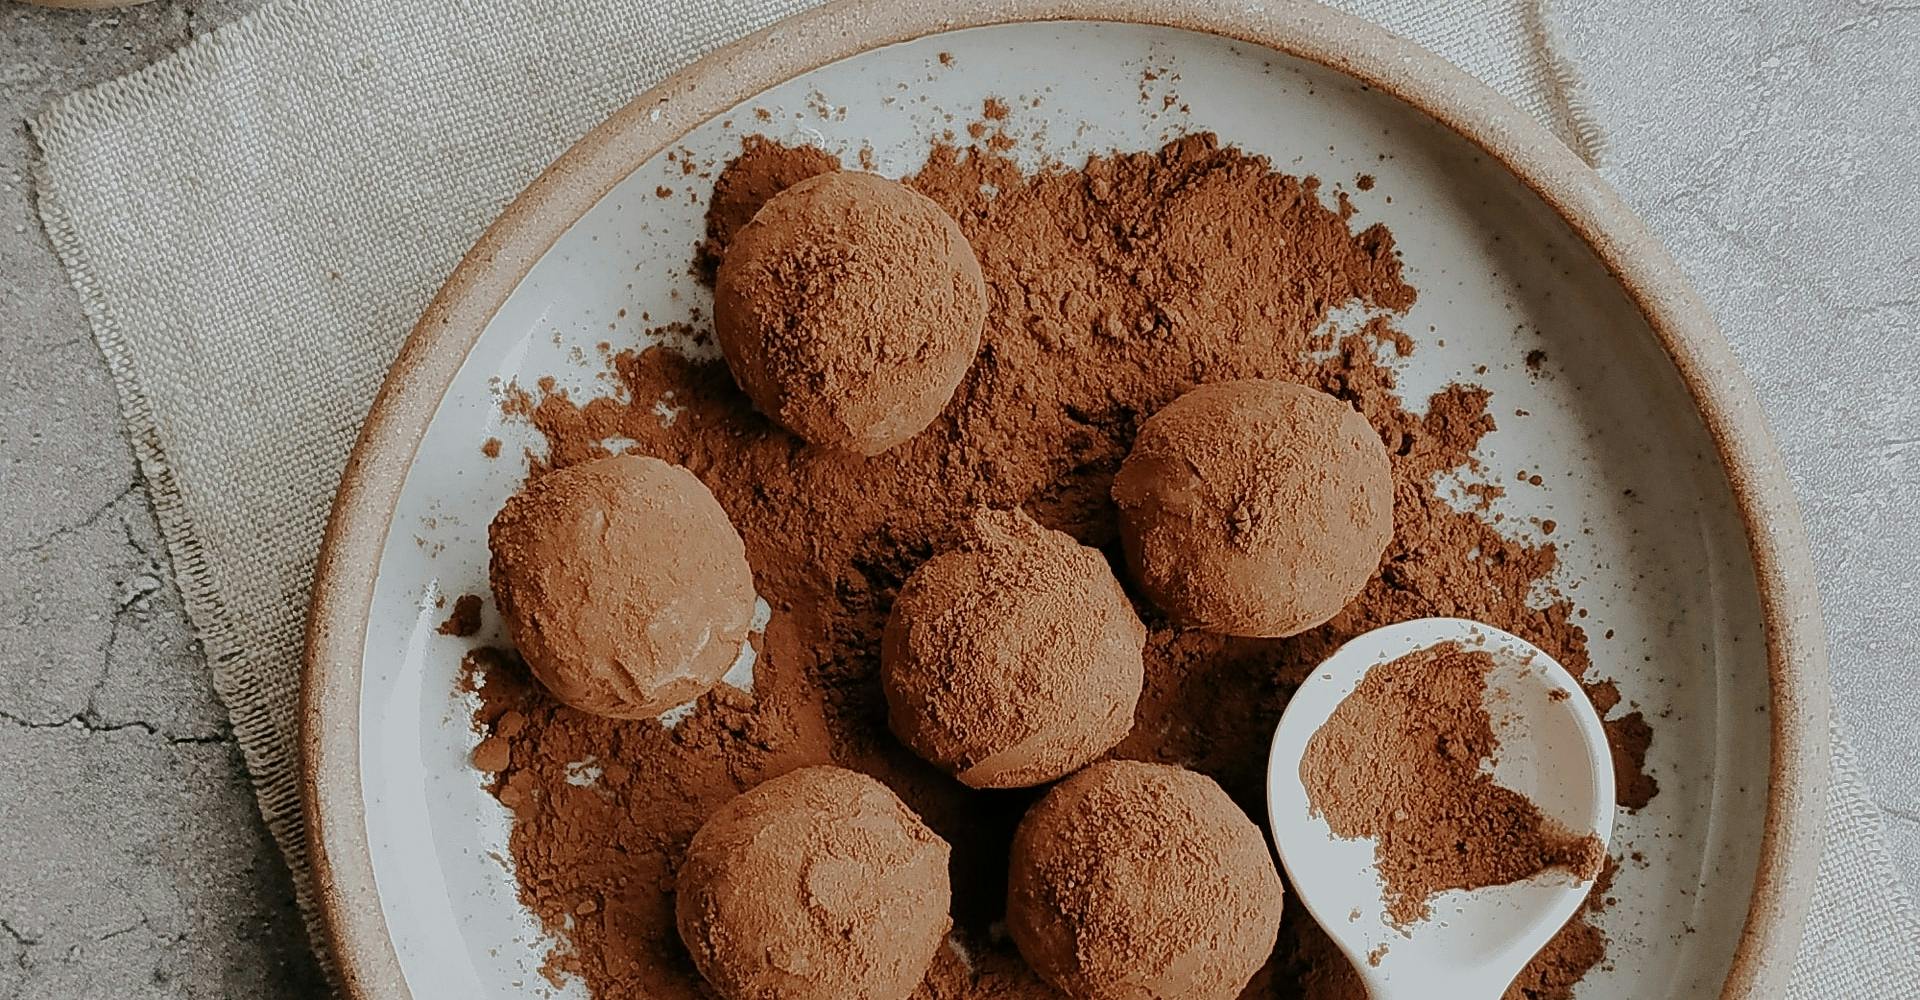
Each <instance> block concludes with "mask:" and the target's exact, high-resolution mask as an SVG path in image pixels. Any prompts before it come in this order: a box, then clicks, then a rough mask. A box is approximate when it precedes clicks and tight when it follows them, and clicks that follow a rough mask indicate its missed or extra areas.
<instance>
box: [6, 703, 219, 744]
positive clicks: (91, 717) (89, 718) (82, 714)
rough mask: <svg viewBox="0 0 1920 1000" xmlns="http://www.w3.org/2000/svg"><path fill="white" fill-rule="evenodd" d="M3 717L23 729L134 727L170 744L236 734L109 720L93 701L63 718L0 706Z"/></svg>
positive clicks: (212, 740) (107, 730)
mask: <svg viewBox="0 0 1920 1000" xmlns="http://www.w3.org/2000/svg"><path fill="white" fill-rule="evenodd" d="M89 700H91V699H89ZM0 721H4V722H11V723H13V724H14V725H16V726H18V727H20V728H22V729H78V730H80V731H82V732H88V733H120V732H126V731H128V730H134V731H137V732H142V733H146V734H147V735H148V736H158V737H160V738H161V739H163V740H165V741H167V743H168V744H169V745H171V746H207V745H211V744H215V743H231V742H233V734H232V733H230V732H224V731H223V732H218V733H211V734H205V735H198V736H175V735H173V734H171V733H166V732H162V731H161V730H160V727H159V726H156V725H154V724H153V723H151V722H143V721H141V720H139V719H128V720H127V721H125V722H108V721H106V720H104V719H102V718H100V717H99V715H98V714H97V713H95V712H94V711H93V708H92V706H91V705H89V706H88V707H87V708H86V709H83V710H81V711H79V712H75V713H74V714H72V715H70V716H68V717H66V718H64V719H49V720H35V719H25V718H21V717H20V716H18V715H15V714H13V713H12V712H8V711H4V710H0Z"/></svg>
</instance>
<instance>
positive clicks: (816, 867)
mask: <svg viewBox="0 0 1920 1000" xmlns="http://www.w3.org/2000/svg"><path fill="white" fill-rule="evenodd" d="M948 853H949V849H948V847H947V842H946V841H944V840H942V839H940V837H939V836H938V835H936V834H935V833H934V832H933V831H932V830H930V829H928V828H927V825H926V824H925V823H923V822H921V820H920V817H918V816H916V815H915V814H914V813H913V811H912V810H910V809H908V808H907V807H906V805H905V804H904V803H902V802H901V801H900V799H899V798H898V797H897V796H895V795H894V794H893V792H892V791H891V790H890V789H888V788H887V786H885V785H883V784H881V783H880V782H878V781H876V780H874V779H873V778H870V777H868V776H866V775H864V774H860V773H858V772H855V771H848V770H845V769H843V768H838V767H805V768H801V769H800V770H797V771H792V772H790V773H788V774H785V775H782V776H781V777H778V778H774V779H773V780H771V781H767V782H765V783H763V784H761V785H759V786H757V787H755V788H753V789H752V790H750V791H748V792H746V793H744V794H742V795H739V796H736V797H735V798H734V799H732V800H731V801H729V802H728V803H727V804H726V805H724V806H721V807H720V809H719V810H718V811H717V812H715V813H714V814H713V816H712V818H710V819H708V820H707V822H706V825H704V826H702V827H701V828H700V830H699V832H697V833H695V834H694V835H693V842H692V844H691V845H690V846H689V847H688V848H687V857H686V861H685V863H684V864H683V865H682V866H681V868H680V874H679V889H678V896H677V898H676V899H675V904H674V912H675V917H676V919H677V922H678V924H679V928H680V937H681V939H682V940H683V941H685V942H686V945H687V950H688V951H689V952H690V953H691V954H692V955H693V963H694V965H695V966H696V967H698V968H699V970H700V974H701V975H703V976H705V977H706V978H707V981H708V982H709V983H711V984H712V985H713V987H714V989H715V990H716V991H718V992H719V993H720V995H721V996H722V997H724V998H726V1000H904V998H905V997H907V996H909V995H911V994H912V993H913V991H914V990H915V989H916V988H918V987H919V985H920V982H921V980H922V979H924V978H925V977H926V973H927V967H928V966H929V965H931V964H932V962H933V956H934V953H935V952H936V951H937V950H938V949H939V948H940V945H941V942H943V941H944V940H946V934H947V930H948V929H949V928H950V927H951V926H952V919H951V918H950V917H949V916H948V908H949V906H950V904H951V896H952V893H951V889H950V887H949V885H948V882H947V855H948Z"/></svg>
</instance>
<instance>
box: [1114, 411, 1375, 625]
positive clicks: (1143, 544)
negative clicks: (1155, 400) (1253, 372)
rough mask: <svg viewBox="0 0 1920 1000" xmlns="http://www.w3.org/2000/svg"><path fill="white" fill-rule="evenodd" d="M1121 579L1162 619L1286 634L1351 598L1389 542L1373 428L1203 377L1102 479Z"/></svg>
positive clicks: (1152, 421)
mask: <svg viewBox="0 0 1920 1000" xmlns="http://www.w3.org/2000/svg"><path fill="white" fill-rule="evenodd" d="M1113 498H1114V500H1115V501H1116V502H1117V503H1118V504H1119V507H1120V537H1121V542H1122V543H1123V545H1124V546H1125V548H1126V554H1127V563H1128V566H1129V567H1130V569H1131V571H1132V573H1133V577H1134V580H1135V582H1137V583H1138V584H1139V585H1140V589H1141V590H1143V591H1144V592H1145V593H1146V595H1147V596H1148V597H1149V598H1150V599H1152V601H1153V602H1154V603H1155V604H1158V605H1159V606H1160V608H1161V609H1162V610H1164V611H1165V612H1166V613H1167V614H1168V615H1169V616H1170V617H1171V618H1173V620H1174V621H1176V622H1177V623H1179V624H1182V625H1188V626H1192V627H1196V628H1202V629H1207V630H1209V631H1213V632H1223V633H1226V634H1228V635H1245V636H1273V637H1277V636H1288V635H1293V634H1295V633H1297V632H1303V631H1305V630H1307V629H1309V628H1312V627H1314V626H1315V625H1319V624H1321V623H1323V622H1325V621H1326V620H1327V619H1329V618H1332V617H1333V616H1334V615H1336V614H1338V613H1339V612H1340V609H1341V608H1343V607H1346V605H1347V602H1348V601H1351V600H1353V598H1354V597H1356V596H1358V595H1359V593H1360V590H1361V588H1363V587H1365V586H1366V583H1367V580H1368V578H1370V577H1372V576H1373V573H1374V571H1375V570H1376V569H1378V568H1379V566H1380V556H1381V554H1382V553H1384V552H1385V551H1386V548H1387V543H1388V542H1389V541H1391V540H1392V537H1393V478H1392V473H1391V470H1390V469H1389V467H1388V465H1387V450H1386V448H1385V447H1384V446H1383V445H1382V444H1381V443H1380V436H1379V435H1378V434H1376V433H1375V432H1374V430H1373V428H1372V426H1370V425H1369V424H1368V423H1367V418H1366V417H1364V416H1361V415H1360V413H1359V412H1358V411H1356V410H1355V409H1354V408H1353V407H1352V406H1349V405H1348V404H1346V403H1344V402H1342V401H1341V400H1338V399H1335V398H1334V397H1332V396H1329V395H1327V394H1326V393H1324V392H1316V391H1315V390H1313V389H1309V388H1307V387H1306V386H1302V385H1294V384H1293V383H1291V382H1279V381H1273V380H1270V379H1246V380H1244V381H1238V382H1219V383H1215V384H1213V385H1203V386H1201V387H1199V388H1197V389H1194V390H1192V391H1191V392H1188V393H1187V394H1186V395H1184V396H1181V397H1180V398H1179V399H1176V400H1174V401H1173V402H1172V403H1171V404H1169V405H1167V406H1166V407H1164V408H1163V409H1161V410H1160V411H1159V412H1157V413H1155V414H1154V415H1153V416H1151V417H1149V418H1147V420H1146V422H1145V423H1143V424H1142V425H1141V427H1140V434H1139V437H1138V438H1136V439H1135V441H1134V444H1133V450H1132V451H1131V452H1130V453H1128V455H1127V458H1126V461H1124V462H1122V463H1121V465H1120V472H1119V474H1118V475H1117V476H1116V477H1115V478H1114V482H1113Z"/></svg>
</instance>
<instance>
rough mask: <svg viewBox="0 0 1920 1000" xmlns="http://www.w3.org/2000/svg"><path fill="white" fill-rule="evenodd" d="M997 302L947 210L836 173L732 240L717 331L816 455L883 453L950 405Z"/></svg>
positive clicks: (738, 369) (761, 403)
mask: <svg viewBox="0 0 1920 1000" xmlns="http://www.w3.org/2000/svg"><path fill="white" fill-rule="evenodd" d="M986 302H987V296H986V286H985V284H984V282H983V281H982V279H981V276H980V262H979V261H978V260H976V259H975V258H974V256H973V248H972V247H971V246H969V245H968V243H967V238H966V236H965V235H963V234H962V233H961V232H960V227H959V226H958V225H956V224H955V223H954V221H953V219H951V218H949V217H948V216H947V214H946V213H945V212H944V211H942V210H941V209H940V206H939V205H936V204H934V203H933V201H932V200H931V199H929V198H927V197H925V196H924V195H921V194H919V193H917V192H915V191H911V190H909V189H907V188H906V187H903V186H902V185H900V184H898V183H896V182H894V181H890V180H887V179H886V178H883V177H879V176H876V175H874V174H867V173H859V172H855V171H834V172H832V173H827V174H821V175H819V176H817V177H812V178H809V179H807V180H804V181H801V182H800V183H798V184H795V185H794V186H792V187H790V188H787V189H786V190H785V191H782V192H780V193H779V194H777V195H774V196H773V197H772V198H770V199H768V201H767V203H766V204H765V205H764V206H762V207H761V209H760V211H759V213H757V214H756V215H754V217H753V221H752V222H749V223H748V224H747V225H746V227H745V228H743V229H741V230H740V232H739V233H738V234H737V235H735V236H734V238H733V240H732V242H731V243H730V244H729V245H728V247H727V250H726V257H725V259H723V260H722V261H721V263H720V271H719V275H718V277H717V279H716V281H715V286H714V292H713V321H714V333H715V334H716V336H717V337H718V339H719V341H720V350H721V352H722V353H723V354H725V355H726V359H727V367H729V368H730V369H732V370H733V377H734V380H735V381H737V382H739V383H740V387H741V388H742V389H744V390H746V393H747V395H748V396H749V397H751V398H752V399H753V402H754V405H756V406H758V407H759V408H760V410H761V412H763V413H765V414H767V415H768V416H770V417H772V418H773V419H775V420H777V421H779V422H780V423H781V424H783V425H785V426H786V427H787V429H788V430H791V431H793V432H794V433H795V434H798V435H800V436H801V437H803V438H805V439H806V440H807V441H809V442H811V443H813V444H817V445H826V446H829V447H833V448H840V449H844V450H847V451H852V452H856V453H858V454H861V455H877V454H879V453H880V452H883V451H885V450H887V449H888V448H891V447H893V446H894V445H896V444H899V443H900V442H902V441H905V440H906V439H908V438H910V437H912V436H913V435H915V434H917V433H919V432H920V431H921V430H922V429H923V428H925V427H926V426H927V425H928V424H929V423H932V422H933V418H934V417H936V416H938V415H939V414H940V410H941V409H942V408H943V407H945V406H946V405H947V401H948V400H949V399H952V398H953V391H954V389H955V388H956V387H958V386H959V384H960V380H961V378H962V377H963V376H965V375H966V373H967V368H968V367H969V366H971V365H972V364H973V357H974V355H975V354H976V353H977V352H978V351H979V349H980V330H981V327H982V326H983V324H984V323H985V320H986Z"/></svg>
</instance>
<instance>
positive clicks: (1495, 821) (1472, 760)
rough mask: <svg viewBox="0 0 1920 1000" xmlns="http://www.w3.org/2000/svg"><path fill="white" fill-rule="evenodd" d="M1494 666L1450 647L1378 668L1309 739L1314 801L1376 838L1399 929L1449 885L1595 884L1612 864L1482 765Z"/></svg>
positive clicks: (1493, 743)
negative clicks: (1559, 872)
mask: <svg viewBox="0 0 1920 1000" xmlns="http://www.w3.org/2000/svg"><path fill="white" fill-rule="evenodd" d="M1493 669H1494V659H1493V654H1491V653H1489V652H1487V651H1486V650H1484V649H1467V648H1465V647H1463V646H1461V645H1460V644H1459V643H1452V642H1450V643H1443V644H1441V645H1438V646H1433V647H1430V648H1427V649H1422V650H1417V651H1415V652H1412V653H1409V654H1407V655H1406V656H1403V657H1400V658H1399V659H1396V660H1393V661H1392V662H1389V663H1382V664H1379V665H1377V666H1375V667H1373V668H1372V669H1370V670H1368V671H1367V674H1366V676H1365V677H1363V678H1361V680H1360V684H1359V685H1358V686H1357V687H1355V688H1354V690H1353V693H1352V694H1350V695H1348V696H1347V697H1346V699H1345V700H1343V701H1341V702H1340V704H1339V706H1338V707H1336V708H1335V709H1334V710H1333V714H1332V715H1331V716H1330V717H1328V719H1327V721H1326V722H1325V723H1324V724H1323V725H1322V726H1321V727H1320V729H1319V730H1318V731H1316V732H1315V733H1314V734H1313V736H1312V737H1311V738H1310V739H1308V740H1307V749H1306V753H1305V754H1304V755H1303V756H1302V758H1301V760H1300V781H1301V784H1302V785H1304V786H1305V787H1306V790H1307V802H1308V804H1309V805H1310V806H1311V807H1312V810H1313V812H1314V813H1315V814H1316V815H1320V816H1324V817H1325V818H1326V821H1327V825H1328V826H1329V827H1330V828H1331V829H1332V830H1333V833H1334V835H1335V836H1337V837H1346V838H1350V839H1351V838H1359V837H1365V838H1369V839H1372V840H1373V841H1374V860H1375V864H1376V866H1377V867H1378V869H1379V871H1380V881H1381V883H1382V884H1383V886H1384V887H1385V888H1386V898H1387V917H1388V919H1389V920H1392V921H1393V922H1394V923H1395V924H1397V925H1400V926H1403V927H1404V926H1405V925H1407V924H1411V923H1413V922H1414V921H1418V920H1425V919H1427V918H1428V917H1429V916H1430V915H1431V913H1432V905H1431V900H1432V898H1433V896H1434V895H1436V894H1438V893H1440V892H1443V891H1446V890H1448V889H1479V888H1482V887H1484V886H1492V885H1507V884H1509V883H1513V882H1519V881H1521V880H1523V879H1529V878H1532V877H1534V876H1535V875H1539V874H1541V873H1542V872H1546V871H1549V870H1551V869H1556V868H1558V869H1563V870H1565V871H1567V872H1569V873H1571V874H1573V875H1574V876H1576V877H1578V878H1581V879H1590V878H1593V877H1595V876H1597V875H1599V874H1600V869H1601V866H1602V863H1603V862H1604V861H1605V859H1606V856H1607V850H1606V845H1604V844H1602V843H1601V842H1600V838H1599V837H1597V836H1595V835H1593V834H1591V833H1589V834H1585V835H1581V834H1576V833H1574V832H1572V831H1570V830H1567V829H1565V828H1564V827H1562V826H1561V825H1559V824H1558V823H1556V822H1554V821H1553V820H1552V819H1551V818H1549V817H1547V816H1546V815H1545V814H1543V813H1541V811H1540V807H1539V806H1536V805H1534V804H1533V801H1532V800H1530V799H1528V798H1527V797H1526V796H1525V795H1522V794H1520V793H1519V792H1516V791H1514V790H1513V789H1510V788H1506V787H1503V786H1501V785H1499V784H1498V783H1496V782H1495V781H1494V780H1493V775H1492V774H1491V773H1489V772H1488V771H1487V770H1485V769H1484V768H1483V765H1486V764H1491V763H1493V761H1494V759H1495V754H1496V753H1497V752H1498V750H1499V742H1498V740H1497V739H1496V738H1495V736H1494V731H1493V717H1492V716H1491V715H1490V714H1489V713H1488V711H1487V706H1486V700H1487V696H1488V680H1489V675H1490V674H1491V673H1492V672H1493ZM1555 693H1556V694H1559V695H1560V696H1562V697H1569V696H1570V693H1569V692H1567V691H1565V690H1558V691H1556V692H1555Z"/></svg>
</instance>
